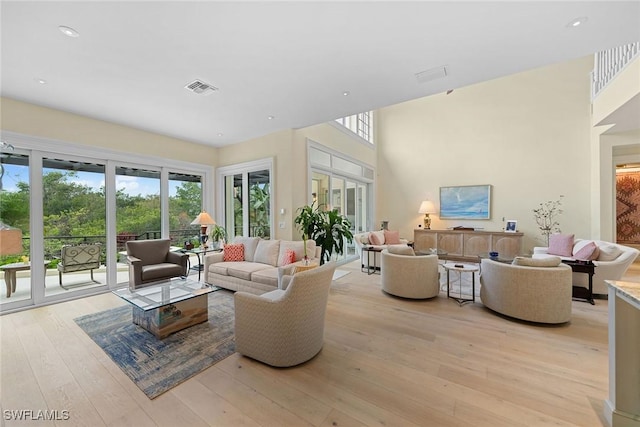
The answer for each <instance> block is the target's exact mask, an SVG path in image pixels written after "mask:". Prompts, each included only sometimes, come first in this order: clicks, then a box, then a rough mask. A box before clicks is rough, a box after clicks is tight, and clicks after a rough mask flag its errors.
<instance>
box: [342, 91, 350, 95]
mask: <svg viewBox="0 0 640 427" xmlns="http://www.w3.org/2000/svg"><path fill="white" fill-rule="evenodd" d="M350 93H351V92H349V91H348V90H345V91H344V92H342V95H343V96H349V94H350Z"/></svg>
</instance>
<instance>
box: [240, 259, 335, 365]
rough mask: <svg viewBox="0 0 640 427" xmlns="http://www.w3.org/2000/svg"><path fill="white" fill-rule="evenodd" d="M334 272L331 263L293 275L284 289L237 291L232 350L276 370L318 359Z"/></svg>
mask: <svg viewBox="0 0 640 427" xmlns="http://www.w3.org/2000/svg"><path fill="white" fill-rule="evenodd" d="M335 269H336V265H335V262H329V263H327V264H324V265H322V266H320V267H317V268H314V269H312V270H307V271H303V272H300V273H296V274H294V275H293V277H292V278H291V281H290V282H289V285H288V286H287V289H286V290H283V289H277V290H274V291H271V292H267V293H266V294H262V295H254V294H250V293H247V292H236V294H235V333H236V351H238V352H239V353H240V354H243V355H245V356H247V357H250V358H252V359H256V360H258V361H260V362H263V363H266V364H267V365H271V366H276V367H287V366H294V365H298V364H300V363H303V362H306V361H307V360H309V359H311V358H313V357H314V356H315V355H316V354H318V352H319V351H320V350H321V349H322V345H323V342H324V319H325V312H326V309H327V299H328V297H329V288H330V287H331V280H332V279H333V272H334V271H335Z"/></svg>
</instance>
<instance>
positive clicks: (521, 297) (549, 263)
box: [480, 257, 572, 323]
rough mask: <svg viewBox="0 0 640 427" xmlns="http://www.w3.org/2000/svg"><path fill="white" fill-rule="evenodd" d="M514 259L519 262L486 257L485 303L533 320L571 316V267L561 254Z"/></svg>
mask: <svg viewBox="0 0 640 427" xmlns="http://www.w3.org/2000/svg"><path fill="white" fill-rule="evenodd" d="M514 262H515V263H516V265H513V264H505V263H501V262H497V261H493V260H490V259H483V260H482V263H481V270H480V271H481V274H480V284H481V287H480V299H481V300H482V303H483V304H484V306H485V307H487V308H490V309H491V310H493V311H496V312H498V313H501V314H504V315H507V316H510V317H515V318H516V319H522V320H528V321H530V322H539V323H564V322H568V321H569V320H571V293H572V283H571V277H572V276H571V267H569V266H568V265H566V264H562V263H561V260H560V258H559V257H550V258H546V259H531V258H523V257H516V259H515V260H514ZM517 264H521V265H517Z"/></svg>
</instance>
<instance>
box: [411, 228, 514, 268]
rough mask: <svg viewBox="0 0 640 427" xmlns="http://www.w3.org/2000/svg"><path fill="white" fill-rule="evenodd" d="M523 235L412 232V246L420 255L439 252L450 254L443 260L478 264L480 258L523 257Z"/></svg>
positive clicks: (496, 232)
mask: <svg viewBox="0 0 640 427" xmlns="http://www.w3.org/2000/svg"><path fill="white" fill-rule="evenodd" d="M523 236H524V233H507V232H504V231H484V230H482V231H480V230H425V229H416V230H413V242H414V243H413V246H414V249H415V250H416V252H417V251H421V250H428V249H431V248H436V249H439V250H442V251H445V252H447V255H445V256H443V257H442V258H444V259H450V260H456V261H469V262H478V256H479V255H480V254H484V253H487V252H498V253H499V254H500V257H503V258H513V257H515V256H517V255H520V254H521V253H522V237H523Z"/></svg>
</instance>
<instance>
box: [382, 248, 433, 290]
mask: <svg viewBox="0 0 640 427" xmlns="http://www.w3.org/2000/svg"><path fill="white" fill-rule="evenodd" d="M380 255H381V262H380V275H381V278H380V279H381V282H382V290H383V291H385V292H386V293H388V294H391V295H395V296H399V297H403V298H413V299H424V298H433V297H435V296H438V294H439V293H440V283H439V274H438V256H437V255H418V256H416V255H415V254H414V252H413V249H412V248H411V247H409V246H407V245H391V246H389V247H388V248H387V249H384V250H383V251H382V253H381V254H380Z"/></svg>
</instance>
